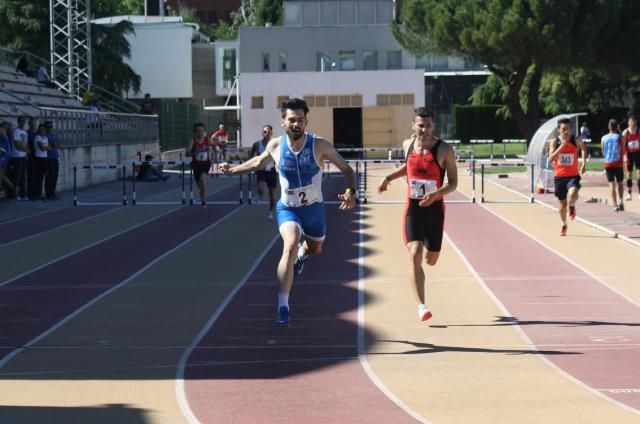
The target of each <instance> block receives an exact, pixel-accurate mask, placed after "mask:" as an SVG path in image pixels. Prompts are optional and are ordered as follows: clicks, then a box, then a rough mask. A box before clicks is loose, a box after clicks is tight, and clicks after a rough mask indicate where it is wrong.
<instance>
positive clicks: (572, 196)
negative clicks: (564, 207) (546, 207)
mask: <svg viewBox="0 0 640 424" xmlns="http://www.w3.org/2000/svg"><path fill="white" fill-rule="evenodd" d="M579 190H580V189H579V188H578V187H571V188H569V193H567V198H568V199H569V205H570V206H573V205H575V204H576V202H577V201H578V197H579V196H578V192H579Z"/></svg>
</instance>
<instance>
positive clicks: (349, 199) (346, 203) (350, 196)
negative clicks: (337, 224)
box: [338, 190, 356, 210]
mask: <svg viewBox="0 0 640 424" xmlns="http://www.w3.org/2000/svg"><path fill="white" fill-rule="evenodd" d="M338 199H340V200H342V203H341V204H340V207H339V208H338V209H342V210H346V209H353V207H354V206H355V205H356V195H355V193H353V192H352V191H351V190H347V191H346V192H345V193H344V194H338Z"/></svg>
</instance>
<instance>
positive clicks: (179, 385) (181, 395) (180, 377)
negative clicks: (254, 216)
mask: <svg viewBox="0 0 640 424" xmlns="http://www.w3.org/2000/svg"><path fill="white" fill-rule="evenodd" d="M279 237H280V235H279V234H278V235H276V236H275V237H274V238H273V240H271V243H269V244H268V245H267V247H266V248H265V249H264V251H263V252H262V254H261V255H260V256H259V257H258V258H257V259H256V261H255V262H254V263H253V265H252V266H251V268H249V269H248V270H247V272H246V274H245V275H244V276H243V277H242V278H241V279H240V281H239V282H238V284H237V285H236V286H235V287H234V289H233V290H232V291H231V292H229V294H228V295H227V297H226V298H225V299H224V301H223V302H222V303H221V304H220V306H218V309H216V311H215V312H214V313H213V315H211V317H210V318H209V320H208V321H207V323H206V324H205V325H204V327H203V328H202V330H200V332H199V333H198V334H197V335H196V337H195V338H194V339H193V341H192V342H191V344H190V345H189V346H188V347H187V348H186V349H185V350H184V352H183V353H182V356H181V357H180V361H179V362H178V368H177V370H176V384H175V392H176V398H177V400H178V406H180V410H181V411H182V414H183V415H184V417H185V418H186V419H187V422H189V423H190V424H200V421H199V420H198V418H196V416H195V414H194V413H193V411H192V410H191V407H190V406H189V401H188V400H187V395H186V392H185V384H184V371H185V368H186V364H187V360H188V359H189V356H190V355H191V352H193V350H194V349H195V348H196V346H198V343H200V341H201V340H202V339H203V338H204V336H205V335H206V334H207V333H208V332H209V330H210V329H211V327H213V324H214V323H215V322H216V321H217V319H218V318H219V317H220V315H221V314H222V312H223V311H224V310H225V309H226V307H227V305H229V303H230V302H231V300H232V299H233V298H234V296H235V295H236V293H238V292H239V291H240V289H241V288H242V286H243V285H244V283H245V282H246V281H247V280H248V279H249V277H250V276H251V274H253V271H255V269H256V268H257V267H258V265H259V264H260V262H262V259H263V258H264V257H265V256H266V255H267V253H269V250H271V248H272V247H273V245H274V244H275V243H276V241H277V240H278V238H279Z"/></svg>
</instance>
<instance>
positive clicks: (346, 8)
mask: <svg viewBox="0 0 640 424" xmlns="http://www.w3.org/2000/svg"><path fill="white" fill-rule="evenodd" d="M285 4H286V2H285ZM338 9H339V11H338V16H340V25H353V24H355V23H356V2H355V1H340V2H338Z"/></svg>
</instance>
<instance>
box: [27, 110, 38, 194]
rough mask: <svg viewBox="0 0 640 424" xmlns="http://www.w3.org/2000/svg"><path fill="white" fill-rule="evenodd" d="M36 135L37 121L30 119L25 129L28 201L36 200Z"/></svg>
mask: <svg viewBox="0 0 640 424" xmlns="http://www.w3.org/2000/svg"><path fill="white" fill-rule="evenodd" d="M36 135H38V121H37V120H36V119H35V118H33V117H32V118H29V128H28V129H27V145H28V147H29V150H28V152H27V197H28V198H29V199H30V200H35V198H36V194H35V188H36V157H35V152H36V147H35V138H36Z"/></svg>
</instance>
